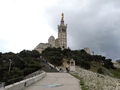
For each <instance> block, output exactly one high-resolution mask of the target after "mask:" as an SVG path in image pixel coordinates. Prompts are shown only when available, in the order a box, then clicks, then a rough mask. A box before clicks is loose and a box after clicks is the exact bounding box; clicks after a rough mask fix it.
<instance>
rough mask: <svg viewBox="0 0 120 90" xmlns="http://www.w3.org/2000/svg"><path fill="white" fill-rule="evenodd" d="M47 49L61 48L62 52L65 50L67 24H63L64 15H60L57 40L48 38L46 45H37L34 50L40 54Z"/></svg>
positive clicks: (51, 37)
mask: <svg viewBox="0 0 120 90" xmlns="http://www.w3.org/2000/svg"><path fill="white" fill-rule="evenodd" d="M47 47H55V48H59V47H60V48H61V49H62V50H63V49H65V48H67V24H66V25H65V24H64V14H63V13H62V17H61V22H60V25H58V38H56V39H55V38H54V36H50V37H49V39H48V43H40V44H38V45H37V46H36V47H35V49H34V50H37V51H38V52H39V53H41V52H42V51H43V50H44V49H45V48H47Z"/></svg>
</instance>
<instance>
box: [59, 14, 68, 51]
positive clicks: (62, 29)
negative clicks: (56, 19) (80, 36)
mask: <svg viewBox="0 0 120 90" xmlns="http://www.w3.org/2000/svg"><path fill="white" fill-rule="evenodd" d="M61 16H62V17H61V22H60V25H58V47H61V49H65V48H67V24H66V25H64V14H63V13H62V15H61Z"/></svg>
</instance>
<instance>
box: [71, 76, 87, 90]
mask: <svg viewBox="0 0 120 90" xmlns="http://www.w3.org/2000/svg"><path fill="white" fill-rule="evenodd" d="M71 75H72V76H74V77H75V78H77V79H79V80H80V86H81V89H82V90H88V89H87V86H85V84H84V81H83V79H82V78H81V77H79V76H78V75H75V74H71Z"/></svg>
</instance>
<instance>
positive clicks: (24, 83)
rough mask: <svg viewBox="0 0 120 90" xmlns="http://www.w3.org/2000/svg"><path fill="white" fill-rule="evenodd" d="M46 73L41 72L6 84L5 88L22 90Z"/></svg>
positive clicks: (6, 89)
mask: <svg viewBox="0 0 120 90" xmlns="http://www.w3.org/2000/svg"><path fill="white" fill-rule="evenodd" d="M45 75H46V73H45V72H42V73H41V74H39V75H37V76H34V77H31V78H28V79H25V80H22V81H20V82H17V83H14V84H11V85H8V86H6V87H5V90H22V89H24V88H26V87H28V86H30V85H31V84H33V83H35V82H37V81H38V80H40V79H42V78H43V77H45Z"/></svg>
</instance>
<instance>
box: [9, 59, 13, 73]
mask: <svg viewBox="0 0 120 90" xmlns="http://www.w3.org/2000/svg"><path fill="white" fill-rule="evenodd" d="M9 61H10V64H9V72H10V69H11V63H12V60H11V59H9Z"/></svg>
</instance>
